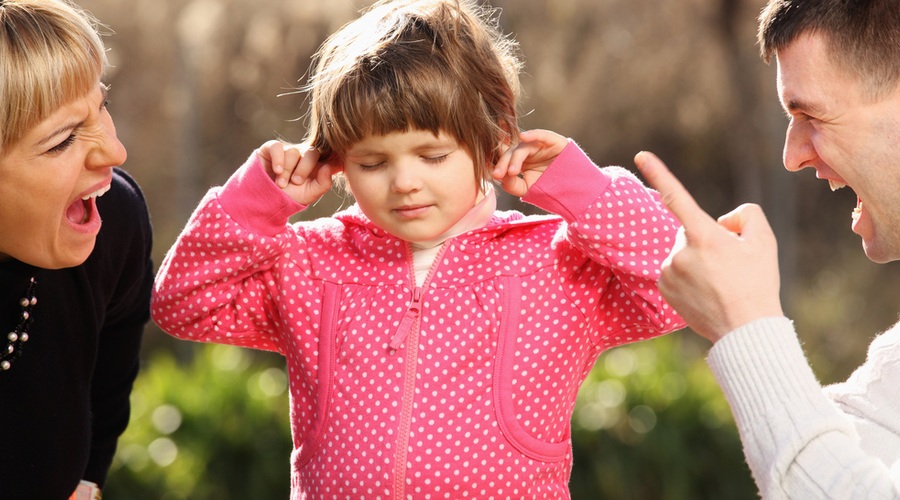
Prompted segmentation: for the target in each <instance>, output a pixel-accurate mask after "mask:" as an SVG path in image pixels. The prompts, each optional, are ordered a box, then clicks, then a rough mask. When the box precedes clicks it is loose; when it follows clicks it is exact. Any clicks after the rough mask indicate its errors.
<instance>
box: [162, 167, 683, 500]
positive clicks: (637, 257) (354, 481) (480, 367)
mask: <svg viewBox="0 0 900 500" xmlns="http://www.w3.org/2000/svg"><path fill="white" fill-rule="evenodd" d="M580 161H583V162H589V160H587V159H586V158H584V159H582V160H580ZM250 168H252V166H245V167H244V169H243V170H247V169H250ZM592 168H593V170H595V171H596V172H597V175H600V176H602V179H603V182H602V183H601V184H600V185H603V186H605V188H603V189H600V190H598V191H600V192H598V193H596V196H595V197H594V201H593V202H591V203H590V204H589V205H588V206H584V207H577V208H578V210H577V211H574V212H579V213H580V215H579V217H578V218H577V220H573V221H570V222H568V223H567V222H566V221H565V220H564V219H561V218H560V217H556V216H532V217H525V216H522V215H521V214H519V213H517V212H498V213H496V214H495V216H494V217H493V219H492V221H491V223H490V224H489V225H488V227H486V228H483V229H480V230H476V231H472V232H469V233H466V234H463V235H461V236H458V237H456V238H454V239H452V240H450V241H448V242H447V243H446V244H445V245H444V247H443V249H442V250H441V253H440V254H439V256H438V259H437V261H436V262H435V264H434V266H433V268H432V270H431V273H430V274H429V277H428V278H427V280H426V282H425V284H424V286H423V287H422V288H420V289H417V290H416V291H417V292H418V293H419V295H418V296H419V297H420V300H419V301H418V309H417V310H416V311H413V312H411V313H410V312H409V311H410V304H411V302H412V301H413V296H414V293H415V292H416V291H414V290H413V286H414V285H413V283H414V280H413V277H412V271H411V269H410V266H411V255H410V247H409V245H408V244H406V243H405V242H402V241H399V240H397V239H396V238H394V237H392V236H390V235H388V234H386V233H385V232H384V231H381V230H379V229H378V228H375V227H374V226H372V224H371V223H370V222H369V221H368V220H367V219H366V218H365V217H364V216H363V215H362V214H361V213H360V212H359V211H358V209H357V208H356V207H353V208H351V209H349V210H347V211H345V212H343V213H341V214H337V215H336V216H335V217H333V218H327V219H321V220H318V221H312V222H303V223H298V224H294V225H286V221H285V226H284V229H283V230H282V231H280V232H278V233H277V234H274V235H265V232H260V231H253V230H250V229H247V228H251V227H254V226H253V224H252V221H249V222H248V221H236V220H234V219H232V217H230V216H229V215H227V214H230V213H232V214H233V213H236V212H235V211H233V210H229V207H227V206H224V205H223V203H226V201H227V200H226V201H221V200H225V196H224V195H223V194H222V193H223V191H226V190H228V189H231V188H233V187H234V186H233V184H236V181H229V184H226V186H225V187H224V188H217V189H215V190H213V191H211V193H210V194H209V195H208V196H207V197H206V198H205V199H204V201H203V202H202V205H201V207H200V208H199V209H198V211H197V212H196V213H195V215H194V216H193V217H192V219H191V221H190V222H189V224H188V226H187V227H186V229H185V231H184V232H183V233H182V235H181V236H180V237H179V239H178V241H177V243H176V245H175V246H174V247H173V248H172V250H170V252H169V254H168V255H167V257H166V260H165V261H164V263H163V266H162V267H161V269H160V273H159V275H158V277H157V283H156V289H155V292H154V297H153V306H152V309H153V317H154V319H155V321H156V322H157V323H158V324H159V325H160V326H161V327H162V328H163V329H164V330H166V331H167V332H169V333H170V334H172V335H174V336H176V337H179V338H183V339H188V340H196V341H204V342H221V343H229V344H235V345H240V346H246V347H252V348H258V349H268V350H273V351H277V352H280V353H281V354H283V355H285V357H286V361H287V366H288V372H289V377H290V388H291V405H292V407H291V413H292V432H293V439H294V448H295V451H294V454H293V456H292V498H307V497H309V498H488V497H496V498H568V490H567V487H566V484H567V482H568V479H569V474H570V472H571V461H572V451H571V445H570V427H569V422H570V419H571V415H572V408H573V405H574V402H575V396H576V393H577V391H578V388H579V386H580V384H581V383H582V381H583V380H584V377H585V376H586V375H587V373H588V371H589V370H590V368H591V366H592V365H593V363H594V361H595V360H596V358H597V356H598V355H599V354H600V353H601V352H602V351H603V350H605V349H607V348H608V347H611V346H615V345H620V344H623V343H627V342H633V341H637V340H641V339H645V338H648V337H652V336H655V335H659V334H662V333H665V332H667V331H671V330H674V329H676V328H680V327H681V326H683V323H682V322H681V319H680V318H678V317H677V315H675V314H674V312H673V311H671V310H670V309H669V308H668V306H667V305H666V304H665V303H664V302H663V301H662V299H661V298H660V296H659V293H658V291H657V290H656V287H655V282H656V279H657V277H658V269H659V266H660V264H661V262H662V260H663V259H664V258H665V257H666V255H667V254H668V251H669V248H670V247H671V245H672V242H673V239H674V235H675V230H676V226H675V224H674V223H673V221H672V219H671V217H670V216H669V214H668V212H667V211H666V210H665V209H664V208H662V207H661V205H660V204H659V202H658V197H657V196H656V194H655V193H653V192H651V191H648V190H647V189H645V188H644V187H643V186H642V185H641V184H640V183H639V182H638V181H637V180H636V179H635V178H634V177H633V176H632V175H631V174H629V173H627V172H626V171H624V170H621V171H619V170H615V169H604V170H603V171H601V170H600V169H596V167H592ZM601 172H602V173H601ZM240 173H241V171H239V174H240ZM239 174H236V175H239ZM545 175H546V174H545ZM261 203H262V202H261ZM404 318H407V322H406V323H404ZM398 329H399V332H398ZM397 334H399V341H400V344H399V348H398V349H391V348H389V345H388V344H389V342H390V341H391V339H392V338H393V337H395V335H397Z"/></svg>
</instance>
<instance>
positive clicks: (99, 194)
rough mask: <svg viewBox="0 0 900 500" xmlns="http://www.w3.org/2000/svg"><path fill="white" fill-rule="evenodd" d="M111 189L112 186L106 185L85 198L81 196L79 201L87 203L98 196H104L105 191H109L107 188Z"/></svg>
mask: <svg viewBox="0 0 900 500" xmlns="http://www.w3.org/2000/svg"><path fill="white" fill-rule="evenodd" d="M111 187H112V184H107V185H106V186H104V187H102V188H100V189H98V190H96V191H94V192H93V193H91V194H89V195H87V196H83V197H82V198H81V199H82V200H84V201H87V200H89V199H91V198H97V197H99V196H103V195H104V194H106V192H107V191H109V188H111Z"/></svg>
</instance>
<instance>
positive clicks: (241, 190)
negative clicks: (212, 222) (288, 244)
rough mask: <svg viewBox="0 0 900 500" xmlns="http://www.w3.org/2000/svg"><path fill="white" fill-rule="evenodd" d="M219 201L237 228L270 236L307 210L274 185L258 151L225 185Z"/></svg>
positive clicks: (254, 152) (220, 192)
mask: <svg viewBox="0 0 900 500" xmlns="http://www.w3.org/2000/svg"><path fill="white" fill-rule="evenodd" d="M218 199H219V204H221V206H222V210H224V211H225V213H227V214H228V216H229V217H231V219H232V220H234V221H235V222H236V223H237V224H238V225H240V226H241V227H243V228H246V229H252V230H253V231H254V232H259V233H262V234H265V235H268V236H274V235H276V234H278V233H279V232H281V231H282V230H283V229H284V226H285V224H287V223H288V219H289V218H290V217H291V216H292V215H294V214H296V213H297V212H300V211H301V210H303V209H304V208H306V205H302V204H300V203H297V202H296V201H294V200H293V199H292V198H291V197H290V196H288V195H287V194H286V193H285V192H284V191H282V190H281V189H280V188H279V187H278V186H277V185H276V184H275V182H274V181H273V180H272V179H271V178H270V177H269V174H267V173H266V171H265V169H264V168H263V166H262V163H261V162H260V160H259V156H257V154H256V151H253V153H252V154H251V155H250V158H248V159H247V161H246V162H245V163H244V164H243V165H242V166H241V168H239V169H238V170H237V171H236V172H235V173H234V174H232V176H231V178H229V179H228V181H227V182H226V183H225V185H224V186H222V188H221V190H220V191H219V194H218Z"/></svg>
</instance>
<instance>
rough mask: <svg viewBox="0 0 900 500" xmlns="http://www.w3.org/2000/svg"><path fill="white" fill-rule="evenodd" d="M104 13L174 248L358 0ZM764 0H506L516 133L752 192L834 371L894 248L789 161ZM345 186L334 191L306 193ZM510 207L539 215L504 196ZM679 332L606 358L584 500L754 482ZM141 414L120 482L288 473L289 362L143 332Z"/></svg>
mask: <svg viewBox="0 0 900 500" xmlns="http://www.w3.org/2000/svg"><path fill="white" fill-rule="evenodd" d="M79 3H80V4H81V5H82V6H83V7H84V8H86V9H87V10H89V11H91V12H92V13H93V14H94V15H95V16H97V17H98V18H99V19H100V20H101V21H102V22H103V23H104V24H105V25H106V26H107V29H106V31H108V32H109V34H110V36H108V37H107V38H106V42H107V44H108V47H109V49H110V52H109V55H110V59H111V62H112V64H113V68H112V69H111V71H110V72H109V75H108V78H107V83H109V84H110V85H111V87H112V90H111V92H110V100H111V103H112V104H111V106H110V111H111V113H112V114H113V117H114V119H115V122H116V126H117V129H118V133H119V138H120V139H121V140H122V142H123V143H124V144H125V145H126V147H127V148H128V151H129V158H128V162H127V163H126V165H125V167H126V168H127V169H128V170H129V171H130V172H131V173H132V174H133V175H134V176H135V177H136V178H137V179H138V181H139V182H140V183H141V185H142V186H143V188H144V190H145V194H146V196H147V199H148V203H149V205H150V210H151V215H152V218H153V224H154V230H155V249H154V258H155V261H156V263H157V265H158V264H159V262H160V261H161V260H162V258H163V255H164V254H165V251H166V250H167V249H168V248H169V246H170V245H171V244H172V243H173V241H174V239H175V237H176V236H177V234H178V232H179V231H180V230H181V228H182V227H183V225H184V224H185V222H186V221H187V219H188V217H189V215H190V213H191V211H192V210H193V208H194V207H195V206H196V205H197V203H198V202H199V200H200V198H201V197H202V195H203V194H204V193H205V192H206V190H207V189H208V188H209V187H210V186H213V185H218V184H221V183H223V182H224V181H225V180H226V179H227V178H228V176H229V175H230V174H231V173H232V172H233V171H234V170H235V168H237V166H239V165H240V164H241V163H242V162H243V161H244V159H245V158H246V157H247V156H248V155H249V154H250V153H251V152H252V151H253V149H254V148H256V147H257V146H258V145H259V144H261V143H262V142H264V141H266V140H268V139H271V138H276V137H280V138H283V139H286V140H289V141H299V140H301V139H302V138H303V136H304V132H305V129H304V124H305V122H304V120H303V117H304V114H305V95H303V94H298V93H296V92H295V90H296V88H297V87H298V85H299V84H300V83H302V81H303V80H304V77H305V75H306V73H307V70H308V68H309V63H310V57H311V55H312V54H313V53H314V51H315V50H316V48H317V47H318V45H319V44H320V43H321V42H322V41H323V40H324V38H325V37H326V36H328V35H329V34H330V33H332V32H333V31H335V30H336V29H337V28H339V27H340V26H341V25H343V24H344V23H345V22H347V21H348V20H350V19H352V18H353V17H355V16H356V14H357V12H358V11H359V9H360V8H362V7H364V6H365V5H367V4H368V2H364V1H351V0H327V1H325V0H254V1H253V2H247V1H239V0H131V1H128V2H123V1H121V0H81V1H80V2H79ZM763 3H764V2H763V1H762V0H652V1H650V0H637V1H635V0H496V1H495V2H493V5H494V6H495V7H498V8H501V9H502V15H501V16H500V23H501V26H502V27H503V29H504V30H505V31H506V32H508V33H511V34H512V35H513V36H514V37H515V38H516V39H517V40H518V41H519V43H520V45H521V50H522V53H523V55H524V58H525V62H526V69H525V72H524V74H523V78H522V80H523V85H524V89H525V95H524V99H523V101H522V105H521V107H520V109H521V112H522V119H521V125H522V127H523V128H524V129H528V128H546V129H551V130H554V131H556V132H559V133H561V134H563V135H566V136H569V137H571V138H573V139H575V140H576V141H577V142H579V143H580V144H581V146H582V147H583V148H584V149H585V150H586V151H587V152H588V154H589V155H590V156H591V157H592V158H593V159H594V161H595V162H596V163H597V164H599V165H601V166H602V165H622V166H625V167H627V168H631V169H632V170H633V168H634V167H633V163H632V158H633V156H634V154H635V153H637V152H638V151H640V150H644V149H646V150H651V151H654V152H656V153H657V154H659V155H660V156H661V157H662V158H663V159H664V160H665V161H667V163H668V164H669V166H670V168H672V170H673V171H674V172H675V173H676V174H677V175H678V176H679V177H680V178H681V179H682V181H683V182H684V184H685V185H686V186H687V187H688V189H690V190H691V191H692V192H693V193H694V195H695V197H696V198H697V199H698V201H699V202H700V204H701V205H702V206H703V207H704V208H705V209H706V210H707V211H709V212H710V213H711V214H712V215H714V216H718V215H720V214H723V213H725V212H727V211H729V210H731V209H732V208H734V207H735V206H737V205H739V204H741V203H745V202H754V203H759V204H761V205H762V206H763V207H764V209H765V210H766V213H767V214H768V217H769V220H770V222H771V223H772V225H773V227H774V229H775V231H776V233H777V236H778V239H779V244H780V246H779V251H780V254H781V255H780V257H781V272H782V293H783V300H784V305H785V309H786V313H787V314H788V315H789V316H790V317H792V318H793V319H794V320H795V323H796V325H797V327H798V329H799V331H800V333H801V337H802V339H803V341H804V343H805V347H806V349H807V352H808V354H809V356H810V359H811V362H812V364H813V367H814V369H815V371H816V373H817V374H818V375H819V377H820V379H821V380H822V381H823V382H824V383H829V382H834V381H838V380H842V379H843V378H845V377H846V376H847V375H848V374H849V373H850V371H851V370H852V368H853V367H855V366H856V365H858V364H859V363H860V362H862V360H863V358H864V356H865V352H864V349H865V346H866V345H867V344H868V341H869V339H870V338H871V336H872V335H874V334H875V333H876V332H878V331H881V330H883V329H885V328H887V327H888V326H889V325H890V324H892V323H893V322H894V321H895V320H896V304H895V303H892V302H891V300H890V296H891V293H894V292H895V288H890V287H891V285H890V284H891V283H894V285H893V286H894V287H896V283H897V282H898V278H900V269H898V267H897V266H876V265H874V264H872V263H870V262H869V261H868V260H867V259H866V258H865V256H864V254H863V252H862V251H860V242H859V240H858V238H857V237H856V236H855V235H854V234H852V233H851V231H850V229H849V226H850V212H851V210H852V209H853V207H854V205H855V197H854V195H853V194H852V193H851V192H850V191H849V190H846V191H845V192H841V191H838V192H836V193H832V192H830V190H829V189H828V187H827V184H826V183H825V182H822V181H818V180H816V179H815V175H814V173H813V172H812V171H809V172H803V173H801V174H799V175H793V174H789V173H788V172H786V171H785V170H784V169H783V167H782V165H781V148H782V143H783V138H784V130H785V126H786V125H787V119H786V118H785V116H784V114H783V113H782V111H781V110H780V107H779V106H778V103H777V98H776V95H775V71H774V67H770V66H767V65H765V64H764V63H763V62H761V60H760V59H759V56H758V54H757V47H756V44H755V30H756V16H757V14H758V12H759V10H760V9H761V8H762V5H763ZM346 203H348V201H347V200H346V199H345V198H344V197H342V196H339V195H336V194H335V195H329V196H327V197H326V199H324V200H323V201H322V202H320V203H319V204H318V205H316V207H314V208H313V209H311V210H310V214H309V216H310V217H313V216H321V215H326V214H328V213H331V212H333V211H334V210H335V209H336V208H338V207H339V206H341V205H343V204H346ZM501 206H503V207H506V208H516V209H519V210H523V211H526V212H534V209H533V207H529V206H525V205H522V204H521V203H520V202H519V201H518V200H514V199H510V198H508V197H504V198H503V199H502V200H501ZM708 347H709V346H708V343H707V342H706V341H704V340H702V339H700V338H699V337H697V336H695V335H694V334H692V333H691V332H689V331H687V330H685V331H681V332H677V333H674V334H671V335H668V336H665V337H663V338H660V339H656V340H652V341H647V342H643V343H639V344H634V345H629V346H624V347H620V348H617V349H614V350H611V351H608V352H607V353H605V354H604V355H602V356H601V357H600V359H599V361H598V362H597V365H596V367H595V369H594V371H593V372H592V374H591V376H590V378H589V380H588V381H587V382H586V383H585V385H584V386H583V388H582V391H581V393H580V396H579V403H578V406H577V408H576V411H575V414H574V418H573V443H574V453H575V469H574V472H573V475H572V480H571V490H572V496H573V498H575V499H586V498H611V499H703V498H710V499H712V498H715V499H750V498H756V489H755V487H754V486H753V483H752V480H751V478H750V473H749V470H748V469H747V467H746V465H745V463H744V460H743V456H742V454H741V447H740V442H739V440H738V437H737V433H736V431H735V428H734V424H733V421H732V420H731V415H730V412H729V410H728V407H727V405H726V403H725V401H724V399H723V398H722V395H721V392H720V391H719V389H718V387H717V386H716V385H715V382H714V381H713V380H712V377H711V375H710V373H709V369H708V367H707V365H706V363H705V361H704V357H705V355H706V351H707V349H708ZM144 358H145V361H144V366H143V371H142V373H141V375H140V377H139V379H138V381H137V384H136V387H135V391H134V394H133V402H134V409H133V410H134V411H133V415H132V423H131V425H130V427H129V429H128V431H127V432H126V434H125V436H123V439H122V440H121V442H120V446H119V451H118V453H117V456H116V459H115V463H114V464H113V469H112V471H111V473H110V479H109V484H108V486H107V489H106V491H105V492H104V493H105V495H104V496H105V497H106V498H110V499H154V500H155V499H238V498H240V499H246V498H254V499H256V498H260V499H283V498H287V497H288V491H289V463H288V460H289V454H290V449H291V440H290V431H289V427H288V403H287V387H286V377H285V374H284V370H283V368H284V363H283V360H282V359H281V358H280V357H278V356H274V355H271V354H268V353H259V352H254V351H248V350H241V349H237V348H231V347H224V346H203V345H198V344H192V343H188V342H183V341H175V340H173V339H170V338H169V337H167V336H166V335H165V334H164V333H162V332H161V331H160V330H159V329H158V328H156V327H155V326H153V325H151V326H150V327H149V328H148V330H147V332H146V341H145V349H144Z"/></svg>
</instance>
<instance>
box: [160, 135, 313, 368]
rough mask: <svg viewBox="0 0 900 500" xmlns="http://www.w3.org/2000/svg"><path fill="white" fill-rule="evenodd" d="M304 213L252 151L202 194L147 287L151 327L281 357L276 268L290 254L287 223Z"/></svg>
mask: <svg viewBox="0 0 900 500" xmlns="http://www.w3.org/2000/svg"><path fill="white" fill-rule="evenodd" d="M303 208H305V207H304V206H302V205H300V204H298V203H296V202H294V201H293V200H292V199H291V198H290V197H288V196H287V195H285V194H284V193H283V192H282V191H281V190H280V189H279V188H278V187H277V186H276V185H275V183H274V182H272V180H271V179H270V178H269V177H268V175H267V174H266V173H265V171H264V170H263V168H262V166H261V164H260V163H259V161H258V160H257V156H256V153H255V152H254V153H253V154H252V155H251V156H250V158H249V159H248V160H247V162H246V163H245V164H244V165H243V166H242V167H241V168H240V169H238V170H237V171H236V172H235V173H234V175H232V177H231V178H230V179H229V180H228V181H227V182H226V183H225V185H224V186H222V187H221V188H213V189H211V190H210V191H209V192H208V193H207V194H206V196H205V197H204V198H203V200H202V201H201V202H200V205H199V207H198V208H197V209H196V211H195V212H194V214H193V215H192V216H191V218H190V220H189V221H188V223H187V226H186V227H185V228H184V230H183V231H182V233H181V235H180V236H179V237H178V239H177V240H176V242H175V244H174V245H173V246H172V248H171V249H169V251H168V253H167V254H166V257H165V259H164V260H163V262H162V265H161V266H160V269H159V271H158V273H157V276H156V280H155V283H154V288H153V296H152V302H151V313H152V315H153V319H154V321H155V322H156V323H157V324H158V325H159V326H160V328H162V329H163V330H164V331H165V332H167V333H169V334H170V335H173V336H175V337H178V338H181V339H185V340H194V341H203V342H216V343H224V344H234V345H239V346H244V347H252V348H257V349H265V350H272V351H277V352H281V351H282V349H283V348H282V347H281V343H280V342H279V341H278V340H277V336H278V335H279V323H278V321H279V319H278V314H277V311H276V307H275V300H273V297H275V296H276V295H277V293H278V287H277V285H276V281H277V280H278V265H279V262H280V261H281V260H282V259H285V258H286V257H285V256H286V255H288V254H290V251H291V250H295V249H296V248H294V247H292V244H293V245H295V244H296V234H295V233H294V231H293V230H292V228H291V226H290V225H289V224H288V218H289V217H290V216H291V215H293V214H294V213H296V212H299V211H301V210H302V209H303ZM289 249H290V250H289Z"/></svg>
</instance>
